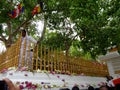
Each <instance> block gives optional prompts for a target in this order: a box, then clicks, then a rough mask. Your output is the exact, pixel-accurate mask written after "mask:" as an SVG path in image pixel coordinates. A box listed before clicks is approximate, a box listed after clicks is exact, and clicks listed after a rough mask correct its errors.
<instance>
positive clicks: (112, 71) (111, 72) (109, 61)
mask: <svg viewBox="0 0 120 90" xmlns="http://www.w3.org/2000/svg"><path fill="white" fill-rule="evenodd" d="M107 66H108V71H109V74H110V76H112V77H115V72H114V68H113V65H112V61H111V60H107Z"/></svg>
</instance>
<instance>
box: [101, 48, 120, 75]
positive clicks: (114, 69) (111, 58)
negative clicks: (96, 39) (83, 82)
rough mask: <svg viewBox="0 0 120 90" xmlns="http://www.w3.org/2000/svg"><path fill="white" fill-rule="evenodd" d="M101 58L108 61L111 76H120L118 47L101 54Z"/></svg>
mask: <svg viewBox="0 0 120 90" xmlns="http://www.w3.org/2000/svg"><path fill="white" fill-rule="evenodd" d="M99 59H100V60H104V61H105V62H106V63H107V66H108V71H109V74H110V76H113V77H119V76H120V54H119V53H118V51H117V50H116V49H114V50H112V51H110V52H108V53H107V54H106V55H102V56H99Z"/></svg>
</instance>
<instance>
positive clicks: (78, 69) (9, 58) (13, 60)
mask: <svg viewBox="0 0 120 90" xmlns="http://www.w3.org/2000/svg"><path fill="white" fill-rule="evenodd" d="M20 43H21V41H20V39H19V40H18V41H17V42H16V43H15V44H13V45H12V46H11V47H10V48H8V49H7V50H6V51H5V52H3V53H2V54H0V70H2V69H4V68H9V67H13V66H14V67H18V63H19V57H20V55H19V54H20V47H21V46H20V45H21V44H20ZM24 52H25V49H24ZM23 54H24V53H23ZM24 57H25V55H23V57H22V59H24ZM24 65H25V63H24V60H22V66H24ZM27 65H28V67H29V63H28V64H27ZM30 69H32V70H38V69H40V70H45V71H55V72H58V73H61V74H63V73H66V74H71V73H74V74H81V75H87V76H106V75H108V69H107V65H105V64H100V63H98V62H93V61H89V60H84V59H82V58H80V57H71V56H66V55H65V53H64V52H63V51H61V50H57V49H53V48H46V47H45V46H42V45H41V46H37V47H36V48H34V49H33V57H32V66H30Z"/></svg>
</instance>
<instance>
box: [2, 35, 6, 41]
mask: <svg viewBox="0 0 120 90" xmlns="http://www.w3.org/2000/svg"><path fill="white" fill-rule="evenodd" d="M1 39H2V41H4V42H6V41H7V40H6V39H5V37H4V36H3V35H2V34H1Z"/></svg>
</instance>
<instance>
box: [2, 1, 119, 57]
mask: <svg viewBox="0 0 120 90" xmlns="http://www.w3.org/2000/svg"><path fill="white" fill-rule="evenodd" d="M40 2H43V11H42V13H40V14H37V15H35V16H33V15H32V11H33V9H34V7H35V6H36V5H37V4H39V3H40ZM19 3H22V4H23V5H24V11H23V13H21V14H20V15H18V16H17V17H16V18H11V17H10V16H9V15H8V13H9V12H11V11H14V9H15V6H16V7H17V5H18V4H19ZM119 3H120V1H119V0H114V1H112V0H75V1H73V0H66V1H64V0H34V1H33V0H1V1H0V6H1V7H0V24H1V27H0V40H1V41H3V42H4V43H5V45H6V47H8V46H9V45H11V43H12V42H13V41H14V37H15V36H16V34H17V33H18V31H20V28H21V27H22V28H26V27H28V31H30V32H31V31H32V30H31V29H29V28H30V26H31V24H32V23H31V22H32V21H34V20H35V19H36V20H38V19H40V17H43V18H44V22H45V26H44V30H43V33H42V38H43V36H44V33H45V30H46V27H49V29H50V30H56V32H57V33H60V34H62V35H63V36H66V40H65V39H64V42H66V46H67V48H66V50H67V49H69V48H68V46H70V45H71V43H70V42H69V41H73V40H74V39H73V38H75V37H78V36H79V38H80V39H79V44H80V46H81V47H82V49H83V50H84V53H87V52H89V53H91V56H93V57H94V58H95V57H96V56H97V55H99V54H105V53H106V52H107V51H108V49H109V48H111V47H113V46H116V47H117V46H119V42H120V39H119V38H120V32H119V30H120V29H119V14H120V13H119V10H120V9H119ZM67 20H70V24H71V25H72V24H74V27H72V28H71V27H69V23H68V24H66V23H67V22H68V21H67ZM71 22H72V23H71ZM4 25H6V29H4V27H3V26H4ZM34 27H35V26H33V27H32V28H33V34H34V31H35V30H34V29H35V28H34ZM74 33H76V35H75V36H73V35H74ZM42 38H41V39H40V40H42ZM67 38H69V40H67Z"/></svg>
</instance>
